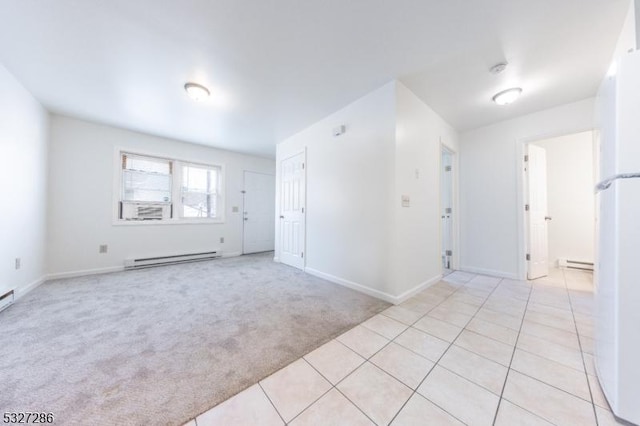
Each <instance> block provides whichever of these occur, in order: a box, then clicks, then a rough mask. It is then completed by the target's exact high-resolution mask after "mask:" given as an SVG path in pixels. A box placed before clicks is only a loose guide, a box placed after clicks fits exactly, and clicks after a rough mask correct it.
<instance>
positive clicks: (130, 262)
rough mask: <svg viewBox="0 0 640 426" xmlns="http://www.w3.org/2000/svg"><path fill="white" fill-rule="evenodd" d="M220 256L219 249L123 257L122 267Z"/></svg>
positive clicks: (160, 264)
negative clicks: (138, 257)
mask: <svg viewBox="0 0 640 426" xmlns="http://www.w3.org/2000/svg"><path fill="white" fill-rule="evenodd" d="M218 257H222V252H221V251H219V250H218V251H207V252H204V253H187V254H177V255H172V256H156V257H145V258H140V259H125V261H124V269H125V270H131V269H142V268H152V267H154V266H163V265H175V264H176V263H187V262H199V261H202V260H210V259H215V258H218Z"/></svg>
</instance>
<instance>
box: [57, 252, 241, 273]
mask: <svg viewBox="0 0 640 426" xmlns="http://www.w3.org/2000/svg"><path fill="white" fill-rule="evenodd" d="M241 255H242V253H241V252H239V251H234V252H230V253H224V252H223V253H222V256H220V258H226V257H237V256H241ZM121 271H124V265H123V266H108V267H106V268H95V269H81V270H78V271H68V272H56V273H54V274H48V275H47V276H46V279H47V280H57V279H60V278H74V277H82V276H84V275H97V274H108V273H109V272H121Z"/></svg>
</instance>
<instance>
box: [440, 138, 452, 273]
mask: <svg viewBox="0 0 640 426" xmlns="http://www.w3.org/2000/svg"><path fill="white" fill-rule="evenodd" d="M440 157H441V166H440V167H441V169H440V210H441V211H440V220H441V222H440V235H441V243H442V244H441V246H442V247H441V249H442V269H443V274H447V273H449V272H451V268H452V264H451V263H452V262H451V261H452V256H453V177H452V174H453V171H452V170H453V154H452V153H451V152H450V151H448V150H447V149H445V148H444V147H443V148H442V149H441V155H440Z"/></svg>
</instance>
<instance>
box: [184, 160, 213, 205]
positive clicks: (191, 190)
mask: <svg viewBox="0 0 640 426" xmlns="http://www.w3.org/2000/svg"><path fill="white" fill-rule="evenodd" d="M217 185H218V173H217V170H216V169H212V168H205V167H199V166H192V165H190V166H184V167H183V168H182V217H185V218H215V217H216V216H217V198H218V197H217Z"/></svg>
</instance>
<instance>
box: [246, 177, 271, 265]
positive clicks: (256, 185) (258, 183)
mask: <svg viewBox="0 0 640 426" xmlns="http://www.w3.org/2000/svg"><path fill="white" fill-rule="evenodd" d="M275 204H276V177H275V176H274V175H269V174H264V173H256V172H249V171H245V172H244V208H243V210H244V212H243V214H244V228H243V229H244V232H243V244H242V252H243V253H245V254H247V253H259V252H262V251H271V250H273V247H274V244H275V232H276V230H275V211H276V205H275Z"/></svg>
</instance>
